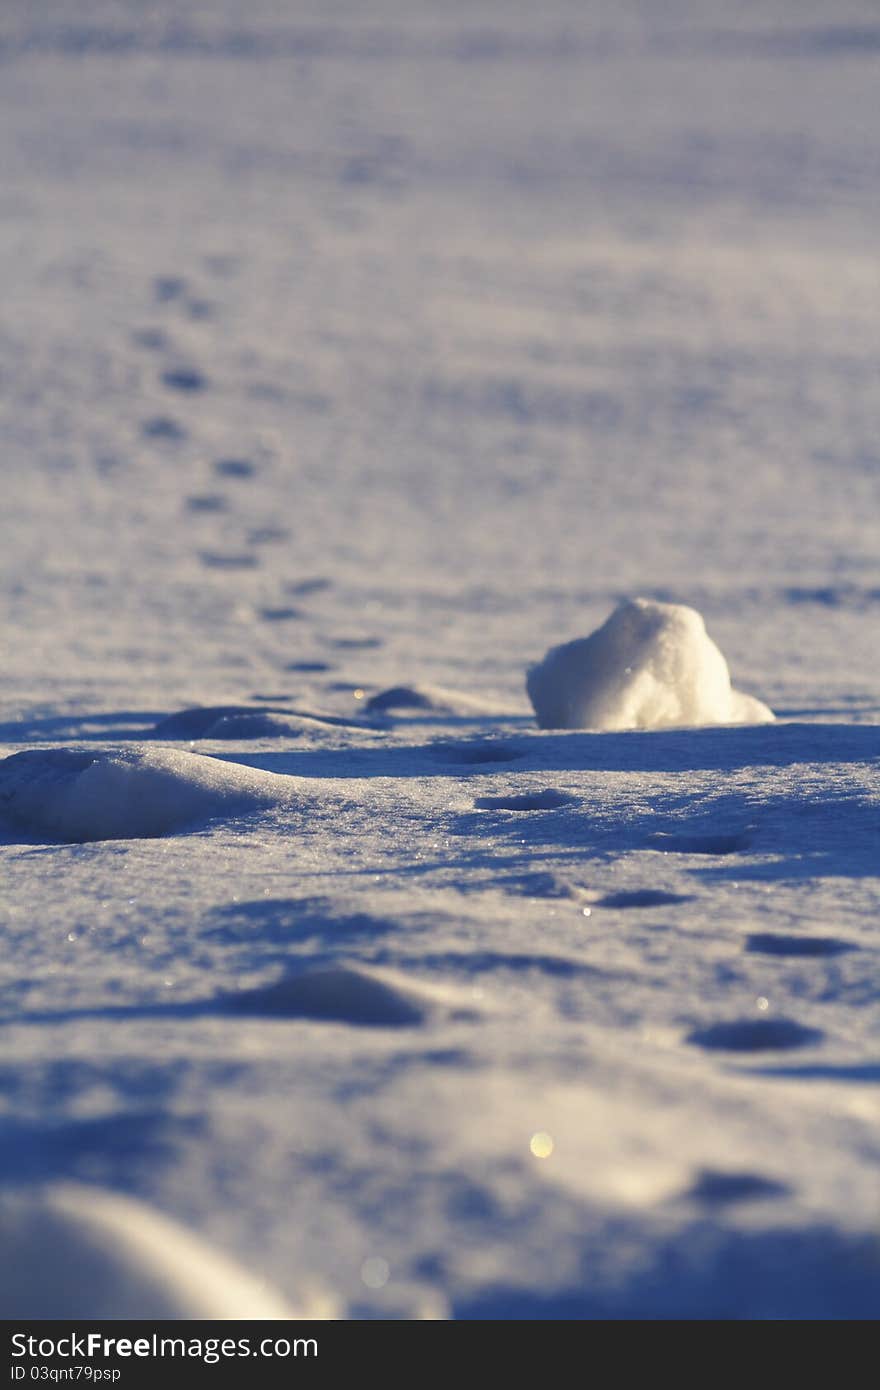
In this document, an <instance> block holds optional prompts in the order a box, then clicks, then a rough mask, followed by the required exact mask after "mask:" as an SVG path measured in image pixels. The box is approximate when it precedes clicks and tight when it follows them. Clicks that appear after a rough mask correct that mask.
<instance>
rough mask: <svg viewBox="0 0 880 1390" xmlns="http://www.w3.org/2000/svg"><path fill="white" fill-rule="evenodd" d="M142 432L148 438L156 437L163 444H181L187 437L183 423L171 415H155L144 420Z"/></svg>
mask: <svg viewBox="0 0 880 1390" xmlns="http://www.w3.org/2000/svg"><path fill="white" fill-rule="evenodd" d="M141 433H142V434H143V435H145V437H146V438H147V439H155V440H157V441H159V442H160V443H163V444H180V443H182V442H183V440H184V439H186V437H187V432H186V430H185V429H184V427H183V425H181V424H180V423H179V422H178V421H177V420H172V419H171V417H170V416H169V415H154V416H152V417H151V418H150V419H149V420H144V422H143V424H142V425H141Z"/></svg>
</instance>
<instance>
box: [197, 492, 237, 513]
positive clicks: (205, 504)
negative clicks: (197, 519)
mask: <svg viewBox="0 0 880 1390" xmlns="http://www.w3.org/2000/svg"><path fill="white" fill-rule="evenodd" d="M186 506H187V508H188V510H189V511H191V512H225V511H226V510H227V508H228V506H229V501H228V499H227V498H226V497H224V496H223V495H222V493H219V492H204V493H200V494H198V495H197V496H192V497H187V499H186Z"/></svg>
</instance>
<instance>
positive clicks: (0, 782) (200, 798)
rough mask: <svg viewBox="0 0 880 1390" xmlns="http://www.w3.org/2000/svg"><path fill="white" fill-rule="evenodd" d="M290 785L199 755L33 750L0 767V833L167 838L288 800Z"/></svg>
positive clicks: (141, 750)
mask: <svg viewBox="0 0 880 1390" xmlns="http://www.w3.org/2000/svg"><path fill="white" fill-rule="evenodd" d="M291 787H292V783H291V779H290V778H282V777H278V776H276V775H275V774H274V773H271V772H259V771H256V770H254V769H253V768H249V767H240V766H239V765H238V764H236V763H227V762H222V761H220V760H219V759H217V758H207V757H202V756H200V755H199V754H198V753H190V752H178V751H177V750H168V749H153V748H137V747H135V748H125V749H113V750H101V751H96V752H88V751H82V750H79V749H72V748H46V749H33V750H28V751H27V752H24V753H13V754H12V755H11V757H8V758H4V759H3V760H2V761H0V827H5V828H7V829H9V828H12V829H16V830H18V831H23V832H25V833H26V834H30V835H34V836H37V837H42V838H47V839H51V840H61V841H68V842H71V843H76V844H79V843H81V842H83V841H86V840H127V839H139V838H150V837H154V836H158V835H167V834H169V833H170V832H173V831H175V830H181V829H183V828H185V827H187V826H190V825H193V824H195V823H196V822H198V821H203V820H209V819H212V818H213V817H215V816H218V815H229V814H234V813H235V812H238V811H247V810H255V809H257V808H259V807H262V806H271V805H276V804H278V803H280V802H288V801H290V800H291V799H292V791H291Z"/></svg>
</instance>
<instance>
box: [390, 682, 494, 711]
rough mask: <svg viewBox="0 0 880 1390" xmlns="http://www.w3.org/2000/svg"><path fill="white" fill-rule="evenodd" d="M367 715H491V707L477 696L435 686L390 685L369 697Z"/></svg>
mask: <svg viewBox="0 0 880 1390" xmlns="http://www.w3.org/2000/svg"><path fill="white" fill-rule="evenodd" d="M366 709H367V710H369V712H370V713H371V714H390V713H394V714H407V713H411V714H425V713H429V714H430V713H434V714H460V715H468V714H491V713H492V712H493V710H494V706H493V705H492V704H491V703H490V702H489V701H487V700H482V699H480V697H479V696H477V695H462V694H461V693H460V692H459V691H457V690H446V689H444V687H443V686H439V685H424V684H421V683H420V684H418V685H392V686H390V687H389V688H388V689H387V690H380V691H379V692H378V693H377V694H376V695H371V696H370V698H369V700H367V703H366Z"/></svg>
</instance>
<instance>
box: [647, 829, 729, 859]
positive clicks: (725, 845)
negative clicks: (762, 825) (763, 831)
mask: <svg viewBox="0 0 880 1390" xmlns="http://www.w3.org/2000/svg"><path fill="white" fill-rule="evenodd" d="M751 843H752V839H751V836H750V835H749V833H748V832H747V831H745V830H739V831H733V832H731V833H728V834H724V833H719V834H712V833H710V834H708V835H699V834H697V835H691V834H687V833H685V834H675V833H672V832H667V831H665V830H657V831H655V832H654V834H653V835H649V836H648V838H647V840H646V841H645V847H646V848H647V849H656V850H661V851H662V852H663V853H665V854H666V853H669V854H741V853H742V852H743V850H747V849H749V848H750V847H751Z"/></svg>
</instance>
